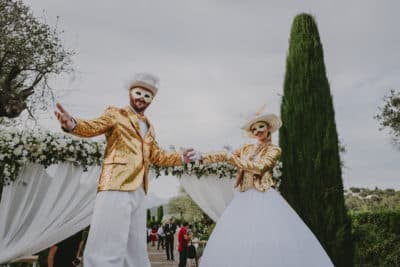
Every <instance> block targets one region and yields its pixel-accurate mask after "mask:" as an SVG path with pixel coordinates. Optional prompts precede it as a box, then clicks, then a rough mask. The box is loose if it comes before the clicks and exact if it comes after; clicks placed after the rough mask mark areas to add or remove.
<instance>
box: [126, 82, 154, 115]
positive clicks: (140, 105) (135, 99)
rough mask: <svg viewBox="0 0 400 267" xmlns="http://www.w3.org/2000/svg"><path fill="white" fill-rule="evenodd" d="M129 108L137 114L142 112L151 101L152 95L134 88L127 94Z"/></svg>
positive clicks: (144, 90) (141, 89)
mask: <svg viewBox="0 0 400 267" xmlns="http://www.w3.org/2000/svg"><path fill="white" fill-rule="evenodd" d="M129 96H130V102H131V106H132V107H133V108H134V109H135V110H136V111H137V112H139V113H141V112H144V111H145V110H146V108H147V107H148V106H149V105H150V103H151V101H153V97H154V96H153V94H152V93H151V92H150V91H148V90H146V89H143V88H140V87H135V88H132V89H131V90H130V92H129Z"/></svg>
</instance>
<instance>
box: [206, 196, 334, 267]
mask: <svg viewBox="0 0 400 267" xmlns="http://www.w3.org/2000/svg"><path fill="white" fill-rule="evenodd" d="M224 266H226V267H228V266H229V267H260V266H272V267H282V266H285V267H286V266H306V267H313V266H315V267H325V266H333V264H332V262H331V260H330V258H329V256H328V255H327V254H326V252H325V251H324V249H323V248H322V246H321V244H320V243H319V241H318V240H317V238H316V237H315V236H314V234H313V233H312V232H311V230H310V229H309V228H308V227H307V226H306V224H305V223H304V222H303V221H302V220H301V218H300V217H299V216H298V215H297V213H296V212H295V211H294V210H293V209H292V207H291V206H290V205H289V204H288V203H287V202H286V200H285V199H284V198H283V197H282V196H281V195H280V194H279V193H278V192H277V191H275V190H274V189H272V188H270V189H268V190H267V191H266V192H260V191H258V190H256V189H250V190H247V191H245V192H237V193H236V194H235V197H234V198H233V200H232V202H231V203H230V204H229V206H228V207H227V208H226V210H225V211H224V213H223V214H222V216H221V217H220V219H219V220H218V223H217V225H216V227H215V229H214V231H213V232H212V234H211V236H210V239H209V241H208V244H207V246H206V248H205V250H204V253H203V256H202V257H201V259H200V267H224Z"/></svg>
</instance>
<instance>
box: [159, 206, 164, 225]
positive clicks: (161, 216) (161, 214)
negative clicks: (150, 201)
mask: <svg viewBox="0 0 400 267" xmlns="http://www.w3.org/2000/svg"><path fill="white" fill-rule="evenodd" d="M163 217H164V207H163V206H159V207H158V209H157V220H158V221H159V222H161V221H162V218H163Z"/></svg>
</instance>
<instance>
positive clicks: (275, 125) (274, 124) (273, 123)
mask: <svg viewBox="0 0 400 267" xmlns="http://www.w3.org/2000/svg"><path fill="white" fill-rule="evenodd" d="M261 121H263V122H266V123H268V124H269V126H270V127H271V129H270V132H271V133H273V132H276V131H277V130H278V129H279V128H280V127H281V126H282V121H281V118H279V116H278V115H275V114H273V113H268V114H260V115H255V116H254V117H252V118H251V119H249V120H248V121H247V122H246V123H245V124H244V125H243V126H242V127H241V128H242V129H243V130H245V131H246V132H251V131H250V128H251V126H252V125H253V124H254V123H256V122H261Z"/></svg>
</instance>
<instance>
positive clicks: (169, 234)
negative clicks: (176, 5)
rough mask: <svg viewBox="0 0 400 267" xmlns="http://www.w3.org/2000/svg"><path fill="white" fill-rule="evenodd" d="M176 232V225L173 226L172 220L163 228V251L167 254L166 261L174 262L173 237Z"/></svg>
mask: <svg viewBox="0 0 400 267" xmlns="http://www.w3.org/2000/svg"><path fill="white" fill-rule="evenodd" d="M175 232H176V225H175V224H173V222H172V218H171V219H169V220H168V223H167V224H166V225H165V226H164V233H165V250H166V252H167V260H168V261H169V260H171V261H174V235H175Z"/></svg>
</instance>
